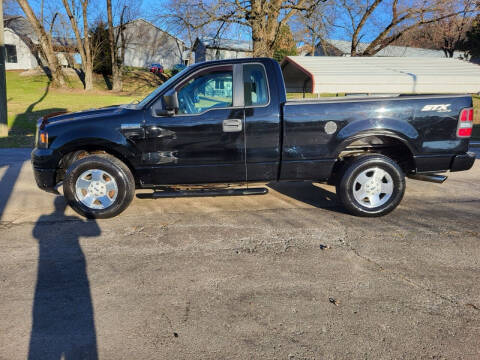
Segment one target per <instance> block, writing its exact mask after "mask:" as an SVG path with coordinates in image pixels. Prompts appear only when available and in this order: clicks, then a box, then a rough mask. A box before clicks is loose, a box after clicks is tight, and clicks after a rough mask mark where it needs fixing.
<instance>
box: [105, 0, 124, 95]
mask: <svg viewBox="0 0 480 360" xmlns="http://www.w3.org/2000/svg"><path fill="white" fill-rule="evenodd" d="M107 18H108V43H109V46H110V61H111V64H112V78H113V79H112V80H113V87H112V90H113V91H121V90H122V74H121V69H120V66H119V63H118V58H117V46H116V42H115V29H114V27H113V15H112V0H107ZM120 25H122V24H120ZM120 28H121V26H120Z"/></svg>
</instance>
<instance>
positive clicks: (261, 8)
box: [179, 0, 325, 57]
mask: <svg viewBox="0 0 480 360" xmlns="http://www.w3.org/2000/svg"><path fill="white" fill-rule="evenodd" d="M182 1H184V2H185V7H190V8H191V9H192V11H195V12H196V13H197V16H198V18H196V21H191V20H190V19H189V18H188V17H186V16H183V14H179V15H180V16H182V21H183V22H184V23H185V24H186V26H188V27H190V28H191V29H193V30H196V29H199V28H201V27H203V26H205V25H207V24H211V23H217V24H220V25H221V26H222V25H223V24H227V25H231V24H237V25H240V26H242V27H246V28H248V29H249V30H250V32H251V36H252V42H253V56H255V57H259V56H270V57H271V56H272V55H273V52H274V46H275V42H276V41H277V37H278V34H279V31H280V29H281V28H282V27H283V26H284V25H286V24H287V23H288V22H289V21H290V19H292V17H293V16H294V15H295V14H297V13H298V12H302V11H303V12H308V11H312V10H313V9H314V8H315V6H316V5H318V4H319V3H320V2H323V1H325V0H312V1H308V0H286V1H285V0H219V1H209V0H182ZM221 26H220V27H219V28H221Z"/></svg>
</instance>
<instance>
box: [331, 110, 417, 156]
mask: <svg viewBox="0 0 480 360" xmlns="http://www.w3.org/2000/svg"><path fill="white" fill-rule="evenodd" d="M368 136H385V137H390V138H394V139H396V140H399V141H400V142H402V143H403V144H404V145H405V146H407V147H408V148H409V149H410V151H411V153H412V154H416V151H415V149H414V147H413V146H412V144H414V143H415V142H416V141H417V140H418V139H419V134H418V132H417V130H415V128H414V127H413V126H412V125H410V124H409V123H408V122H407V121H405V120H395V119H385V118H382V119H368V120H360V121H354V122H351V123H349V124H348V125H347V126H345V127H344V128H342V129H341V130H340V131H339V132H338V134H337V137H336V140H337V141H336V144H337V148H336V156H337V157H338V155H339V154H340V153H341V152H342V151H343V150H345V149H346V148H347V146H348V145H350V144H351V143H352V142H354V141H356V140H359V139H362V138H365V137H368Z"/></svg>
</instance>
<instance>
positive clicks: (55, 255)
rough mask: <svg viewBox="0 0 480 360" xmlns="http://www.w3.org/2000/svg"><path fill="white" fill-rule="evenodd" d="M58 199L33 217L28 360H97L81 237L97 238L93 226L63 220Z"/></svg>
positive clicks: (62, 203)
mask: <svg viewBox="0 0 480 360" xmlns="http://www.w3.org/2000/svg"><path fill="white" fill-rule="evenodd" d="M65 207H66V204H65V201H64V200H63V197H60V196H59V197H57V198H56V199H55V210H54V212H53V213H51V214H48V215H42V216H40V217H39V218H38V220H37V222H36V224H35V227H34V229H33V236H34V237H35V239H37V241H38V248H39V258H38V272H37V283H36V287H35V295H34V301H33V309H32V331H31V335H30V346H29V354H28V359H59V360H60V359H66V360H69V359H97V358H98V353H97V337H96V331H95V322H94V311H93V304H92V297H91V292H90V284H89V280H88V276H87V267H86V260H85V255H84V253H83V251H82V248H81V246H80V243H79V238H80V237H96V236H99V235H100V234H101V230H100V228H99V226H98V224H97V223H96V222H95V221H85V220H83V219H80V218H78V217H75V216H66V215H65V214H64V212H65Z"/></svg>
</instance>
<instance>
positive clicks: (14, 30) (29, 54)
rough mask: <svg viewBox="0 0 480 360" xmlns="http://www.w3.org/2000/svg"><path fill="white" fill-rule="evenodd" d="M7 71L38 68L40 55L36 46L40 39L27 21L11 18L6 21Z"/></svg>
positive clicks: (18, 17) (15, 17) (21, 18)
mask: <svg viewBox="0 0 480 360" xmlns="http://www.w3.org/2000/svg"><path fill="white" fill-rule="evenodd" d="M4 34H5V51H6V57H5V69H6V70H20V69H25V70H27V69H34V68H36V67H38V63H39V60H38V53H37V54H35V50H34V48H35V44H36V43H38V38H37V36H36V34H35V32H34V31H33V29H32V27H31V25H30V23H29V22H28V21H27V19H25V18H23V17H21V16H10V17H5V19H4Z"/></svg>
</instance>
